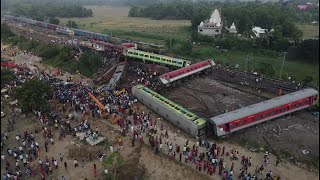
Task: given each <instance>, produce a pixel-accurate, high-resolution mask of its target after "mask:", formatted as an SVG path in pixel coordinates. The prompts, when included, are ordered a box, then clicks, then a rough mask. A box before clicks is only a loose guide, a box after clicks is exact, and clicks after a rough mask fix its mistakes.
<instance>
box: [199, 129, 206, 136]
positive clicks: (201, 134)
mask: <svg viewBox="0 0 320 180" xmlns="http://www.w3.org/2000/svg"><path fill="white" fill-rule="evenodd" d="M205 133H206V127H203V128H201V129H199V130H198V137H202V136H204V135H205Z"/></svg>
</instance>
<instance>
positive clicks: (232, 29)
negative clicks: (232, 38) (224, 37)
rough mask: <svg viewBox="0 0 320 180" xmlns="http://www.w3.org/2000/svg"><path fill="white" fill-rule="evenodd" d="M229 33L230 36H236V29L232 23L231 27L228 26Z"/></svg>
mask: <svg viewBox="0 0 320 180" xmlns="http://www.w3.org/2000/svg"><path fill="white" fill-rule="evenodd" d="M228 30H229V33H231V34H237V28H236V25H234V22H233V23H232V25H231V26H230V29H228Z"/></svg>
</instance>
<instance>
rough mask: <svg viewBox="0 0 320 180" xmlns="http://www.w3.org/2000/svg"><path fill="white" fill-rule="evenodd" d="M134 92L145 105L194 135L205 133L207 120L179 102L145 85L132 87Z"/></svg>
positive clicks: (199, 135)
mask: <svg viewBox="0 0 320 180" xmlns="http://www.w3.org/2000/svg"><path fill="white" fill-rule="evenodd" d="M132 94H133V95H134V96H136V97H137V99H138V100H139V101H140V102H142V103H143V104H144V105H146V106H148V107H149V108H150V109H152V110H153V111H155V112H156V113H158V114H160V115H161V116H162V117H163V118H165V119H167V120H168V121H170V122H171V123H172V124H174V125H176V126H178V127H179V128H181V129H182V130H184V131H185V132H187V133H188V134H190V135H192V136H193V137H201V136H203V135H205V131H206V129H205V128H206V121H205V120H204V119H202V118H200V117H198V116H197V115H195V114H193V113H192V112H190V111H188V110H186V109H184V108H183V107H181V106H179V105H178V104H175V103H174V102H172V101H170V100H168V99H166V98H165V97H163V96H161V95H160V94H158V93H156V92H154V91H152V90H151V89H149V88H147V87H145V86H143V85H137V86H134V87H132Z"/></svg>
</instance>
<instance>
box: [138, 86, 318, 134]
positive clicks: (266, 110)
mask: <svg viewBox="0 0 320 180" xmlns="http://www.w3.org/2000/svg"><path fill="white" fill-rule="evenodd" d="M132 93H133V95H135V96H136V97H137V99H138V100H139V101H140V102H142V103H143V104H144V105H146V106H147V107H149V108H150V109H152V110H153V111H155V112H156V113H158V114H160V115H161V116H162V117H164V118H165V119H167V120H168V121H170V122H171V123H173V124H175V125H176V126H178V127H179V128H181V129H183V130H184V131H185V132H187V133H189V134H190V135H192V136H194V137H201V136H204V135H210V134H212V135H214V136H216V137H223V136H226V135H228V134H231V133H234V132H237V131H239V130H242V129H245V128H248V127H250V126H254V125H256V124H259V123H262V122H266V121H269V120H271V119H275V118H277V117H281V116H283V115H286V114H289V113H293V112H296V111H299V110H302V109H306V108H308V107H311V106H313V105H315V104H316V103H317V100H318V99H319V95H318V91H316V90H314V89H311V88H308V89H304V90H301V91H297V92H293V93H290V94H286V95H283V96H280V97H276V98H273V99H269V100H267V101H264V102H260V103H257V104H253V105H251V106H248V107H244V108H241V109H238V110H234V111H230V112H227V113H225V114H221V115H218V116H215V117H212V118H210V120H209V121H206V120H205V119H202V118H200V117H198V116H197V115H195V114H193V113H192V112H189V111H188V110H186V109H184V108H183V107H181V106H179V105H177V104H175V103H173V102H172V101H170V100H168V99H166V98H165V97H163V96H161V95H160V94H158V93H156V92H154V91H152V90H150V89H149V88H147V87H145V86H143V85H137V86H134V87H133V88H132Z"/></svg>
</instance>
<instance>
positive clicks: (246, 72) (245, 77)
mask: <svg viewBox="0 0 320 180" xmlns="http://www.w3.org/2000/svg"><path fill="white" fill-rule="evenodd" d="M248 60H249V54H247V59H246V69H245V76H244V82H245V83H246V79H247V74H248Z"/></svg>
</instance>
